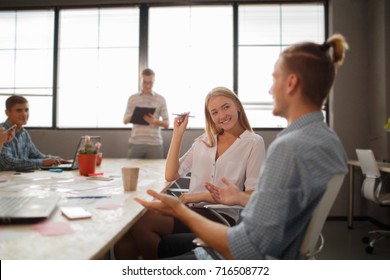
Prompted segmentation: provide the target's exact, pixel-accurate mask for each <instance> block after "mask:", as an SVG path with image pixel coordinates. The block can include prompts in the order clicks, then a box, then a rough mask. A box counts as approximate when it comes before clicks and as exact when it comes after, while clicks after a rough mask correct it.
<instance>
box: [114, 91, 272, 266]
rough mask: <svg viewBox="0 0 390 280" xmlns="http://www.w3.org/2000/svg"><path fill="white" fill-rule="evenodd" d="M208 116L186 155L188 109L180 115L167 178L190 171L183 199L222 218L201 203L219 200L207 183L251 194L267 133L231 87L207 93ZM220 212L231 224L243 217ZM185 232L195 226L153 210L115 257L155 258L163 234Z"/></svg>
mask: <svg viewBox="0 0 390 280" xmlns="http://www.w3.org/2000/svg"><path fill="white" fill-rule="evenodd" d="M205 116H206V128H205V133H204V134H203V135H201V136H200V137H198V138H197V139H196V140H195V142H194V143H193V145H192V146H191V148H190V149H189V150H188V151H187V152H186V153H185V154H184V155H183V156H182V157H180V147H181V144H182V142H183V137H184V133H185V130H186V127H187V124H188V118H189V113H186V114H184V116H179V117H177V118H175V120H174V129H173V136H172V140H171V145H170V148H169V151H168V155H167V162H166V171H165V178H166V180H167V181H174V180H176V179H178V178H180V177H184V176H186V174H187V173H189V172H191V180H190V187H189V192H188V193H186V194H183V195H181V196H180V198H179V200H180V201H181V202H183V203H184V204H187V205H188V206H190V205H191V208H192V209H193V210H194V211H196V212H198V213H199V214H201V215H202V216H204V217H206V218H208V219H210V220H215V221H217V220H216V218H215V217H214V216H213V215H212V214H211V213H210V212H209V211H208V210H206V209H204V208H202V207H196V206H197V205H198V204H199V203H203V202H206V203H216V202H215V201H214V199H213V198H212V196H211V194H210V193H209V192H208V191H207V190H206V189H205V186H204V184H205V183H206V182H210V183H212V184H216V185H223V182H231V183H232V184H234V185H236V186H237V187H238V188H239V189H240V190H242V191H243V190H244V186H245V192H247V193H251V192H252V191H253V189H254V188H255V186H256V185H257V184H258V181H259V174H260V168H261V165H262V163H263V159H264V154H265V147H264V141H263V138H262V137H261V136H259V135H257V134H255V133H254V132H253V130H252V128H251V126H250V124H249V121H248V119H247V116H246V114H245V111H244V108H243V106H242V104H241V102H240V100H239V99H238V97H237V95H236V94H235V93H234V92H232V91H231V90H229V89H227V88H224V87H218V88H215V89H213V90H212V91H211V92H210V93H209V94H208V95H207V96H206V100H205ZM220 214H221V215H222V216H224V217H225V218H226V219H227V220H228V221H229V222H230V223H231V224H232V225H233V224H235V222H236V221H237V219H238V216H239V215H238V212H237V210H235V209H225V210H224V211H223V210H221V211H220ZM185 232H191V230H190V229H189V228H188V227H187V226H185V225H184V224H183V223H181V222H180V221H179V220H177V219H174V218H172V217H168V216H163V215H160V214H156V213H155V212H152V211H148V212H146V213H145V215H144V216H142V218H141V219H140V220H139V221H138V222H137V223H136V224H135V225H134V226H133V227H132V228H131V229H130V231H129V232H128V233H127V235H126V236H125V237H124V238H123V239H122V240H121V241H120V242H118V244H117V245H116V247H115V252H116V257H117V258H134V257H136V256H137V255H138V254H141V255H142V257H143V258H144V259H155V258H157V248H158V244H159V242H160V240H161V238H162V237H163V236H165V235H167V234H171V233H185Z"/></svg>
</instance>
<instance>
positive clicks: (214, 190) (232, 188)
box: [204, 177, 244, 206]
mask: <svg viewBox="0 0 390 280" xmlns="http://www.w3.org/2000/svg"><path fill="white" fill-rule="evenodd" d="M222 182H223V183H224V184H225V188H221V187H217V186H215V185H213V184H211V183H208V182H206V183H205V184H204V186H205V188H206V189H207V190H208V191H209V192H210V193H211V196H212V197H213V199H214V200H215V201H216V202H217V203H221V204H225V205H242V204H241V195H242V194H243V192H242V191H241V190H240V189H239V188H237V187H236V185H234V184H233V183H231V182H230V181H229V180H228V179H226V178H225V177H223V178H222ZM243 206H244V205H243Z"/></svg>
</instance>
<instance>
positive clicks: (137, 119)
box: [130, 106, 156, 125]
mask: <svg viewBox="0 0 390 280" xmlns="http://www.w3.org/2000/svg"><path fill="white" fill-rule="evenodd" d="M155 111H156V108H149V107H138V106H137V107H135V109H134V112H133V115H132V117H131V120H130V122H131V123H133V124H141V125H149V124H148V123H147V122H146V121H145V120H144V116H145V115H147V114H152V115H153V114H154V112H155Z"/></svg>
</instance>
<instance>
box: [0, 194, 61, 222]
mask: <svg viewBox="0 0 390 280" xmlns="http://www.w3.org/2000/svg"><path fill="white" fill-rule="evenodd" d="M59 199H60V196H59V195H58V194H49V195H41V196H26V195H24V196H20V195H12V194H7V195H0V223H1V224H10V223H35V222H39V221H42V220H44V219H47V218H48V217H50V215H51V214H52V213H53V212H54V209H55V208H56V205H57V203H58V201H59Z"/></svg>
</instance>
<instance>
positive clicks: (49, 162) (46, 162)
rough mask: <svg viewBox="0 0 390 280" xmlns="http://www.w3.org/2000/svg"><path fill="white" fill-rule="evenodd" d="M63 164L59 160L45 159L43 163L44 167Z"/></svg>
mask: <svg viewBox="0 0 390 280" xmlns="http://www.w3.org/2000/svg"><path fill="white" fill-rule="evenodd" d="M60 163H61V159H59V158H45V159H44V160H43V162H42V165H43V166H51V165H58V164H60Z"/></svg>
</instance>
